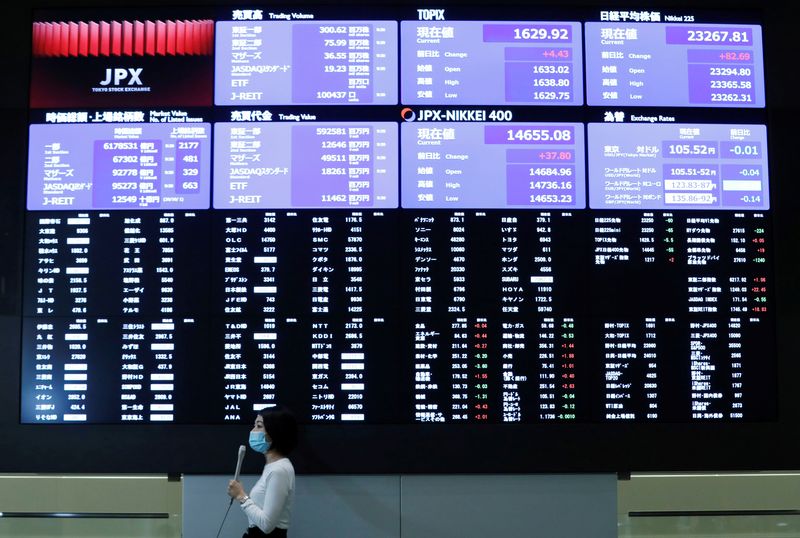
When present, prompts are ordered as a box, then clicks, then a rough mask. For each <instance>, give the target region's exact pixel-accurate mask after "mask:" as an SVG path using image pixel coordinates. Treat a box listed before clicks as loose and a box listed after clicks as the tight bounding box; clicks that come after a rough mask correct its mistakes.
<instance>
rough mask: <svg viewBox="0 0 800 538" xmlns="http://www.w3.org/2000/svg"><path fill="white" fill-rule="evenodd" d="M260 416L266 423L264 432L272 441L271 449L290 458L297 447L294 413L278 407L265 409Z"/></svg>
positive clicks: (260, 412)
mask: <svg viewBox="0 0 800 538" xmlns="http://www.w3.org/2000/svg"><path fill="white" fill-rule="evenodd" d="M258 414H259V416H260V417H261V418H262V419H263V421H264V431H266V432H267V435H269V438H270V439H272V443H271V444H270V448H274V449H275V450H277V451H278V452H280V453H281V454H283V455H284V456H288V455H289V453H290V452H291V451H292V450H294V449H295V447H296V446H297V420H296V419H295V418H294V415H293V414H292V412H291V411H289V410H288V409H287V408H285V407H282V406H276V407H265V408H264V409H262V410H261V411H259V412H258Z"/></svg>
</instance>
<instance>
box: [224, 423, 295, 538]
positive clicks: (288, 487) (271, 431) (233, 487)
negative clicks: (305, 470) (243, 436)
mask: <svg viewBox="0 0 800 538" xmlns="http://www.w3.org/2000/svg"><path fill="white" fill-rule="evenodd" d="M295 446H297V422H296V421H295V418H294V416H293V415H292V414H291V413H290V412H289V411H288V410H286V409H284V408H271V409H269V408H266V409H263V410H261V411H259V413H258V416H257V417H256V421H255V425H254V426H253V429H252V430H251V431H250V448H252V449H253V450H255V451H256V452H259V453H261V454H264V457H265V458H266V460H267V464H266V465H265V466H264V471H263V472H262V473H261V478H259V479H258V482H256V485H255V486H253V489H251V490H250V495H247V494H246V493H245V492H244V488H243V487H242V484H241V482H238V481H236V480H231V481H230V483H228V495H230V496H231V498H233V499H236V500H237V501H239V503H240V504H241V507H242V510H243V511H244V513H245V515H246V516H247V522H248V529H247V532H246V533H245V534H244V536H243V537H242V538H253V537H263V536H269V537H276V538H282V537H285V536H286V532H287V529H288V528H289V520H290V518H291V513H292V502H293V500H294V467H293V466H292V462H291V461H289V458H288V457H287V456H288V455H289V453H290V452H291V451H292V450H293V449H294V447H295Z"/></svg>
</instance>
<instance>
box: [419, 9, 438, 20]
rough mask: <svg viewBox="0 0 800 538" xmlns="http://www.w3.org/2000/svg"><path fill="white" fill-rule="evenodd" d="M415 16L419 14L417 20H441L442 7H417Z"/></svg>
mask: <svg viewBox="0 0 800 538" xmlns="http://www.w3.org/2000/svg"><path fill="white" fill-rule="evenodd" d="M417 16H419V20H421V21H443V20H444V10H443V9H418V10H417Z"/></svg>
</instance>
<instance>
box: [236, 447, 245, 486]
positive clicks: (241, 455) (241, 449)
mask: <svg viewBox="0 0 800 538" xmlns="http://www.w3.org/2000/svg"><path fill="white" fill-rule="evenodd" d="M244 453H245V448H244V445H239V456H238V457H237V459H236V473H234V475H233V479H234V480H236V481H237V482H238V481H239V473H240V472H241V470H242V460H243V459H244Z"/></svg>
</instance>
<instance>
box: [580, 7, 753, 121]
mask: <svg viewBox="0 0 800 538" xmlns="http://www.w3.org/2000/svg"><path fill="white" fill-rule="evenodd" d="M586 92H587V102H588V104H590V105H634V106H636V105H638V106H702V107H753V108H763V107H764V59H763V50H762V45H761V26H758V25H753V24H735V25H734V24H671V23H616V22H587V23H586Z"/></svg>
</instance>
